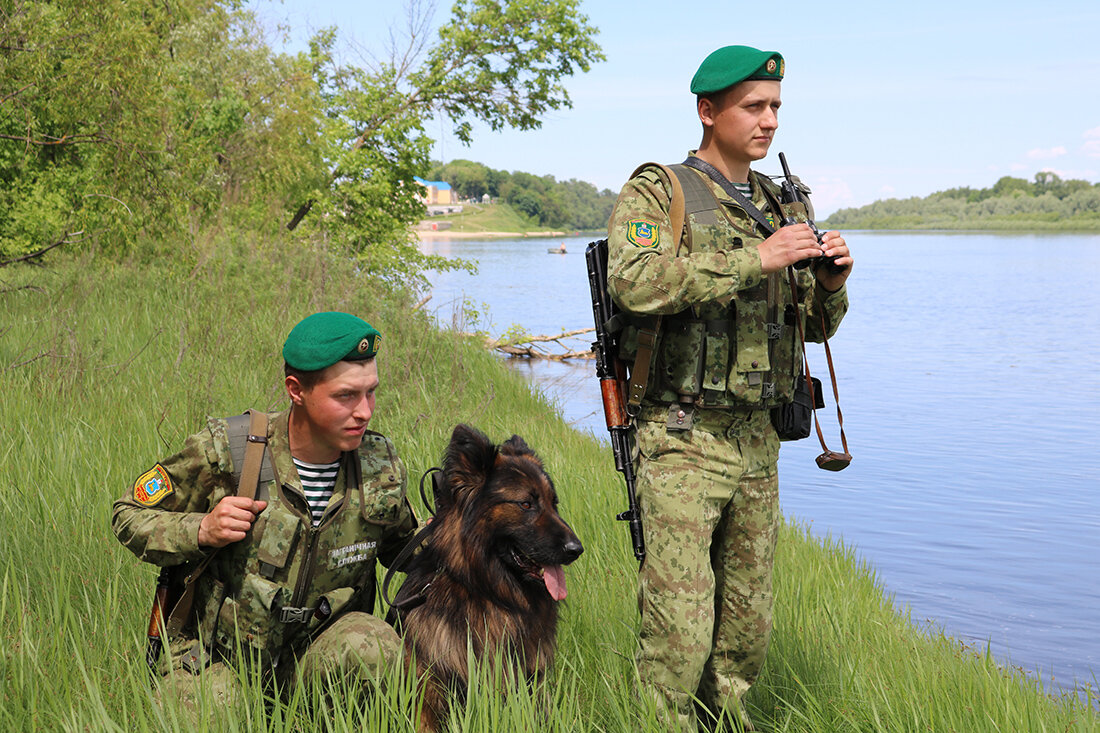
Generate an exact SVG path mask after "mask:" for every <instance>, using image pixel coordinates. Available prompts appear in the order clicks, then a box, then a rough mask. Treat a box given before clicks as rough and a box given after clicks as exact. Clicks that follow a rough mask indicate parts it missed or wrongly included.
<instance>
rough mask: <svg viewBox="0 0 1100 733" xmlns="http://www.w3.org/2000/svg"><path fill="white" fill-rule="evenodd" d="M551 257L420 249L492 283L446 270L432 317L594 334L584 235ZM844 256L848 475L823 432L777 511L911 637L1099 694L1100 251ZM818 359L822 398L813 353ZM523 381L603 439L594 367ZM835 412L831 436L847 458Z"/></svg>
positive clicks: (1038, 239)
mask: <svg viewBox="0 0 1100 733" xmlns="http://www.w3.org/2000/svg"><path fill="white" fill-rule="evenodd" d="M560 241H561V240H553V241H547V240H534V239H522V240H497V241H476V242H475V241H462V240H455V241H451V242H435V243H431V244H426V245H424V248H425V249H426V250H428V251H432V252H437V253H440V254H446V255H450V256H460V257H464V258H469V259H474V260H477V261H478V263H479V267H480V270H479V273H478V275H477V276H470V275H467V274H464V273H459V274H456V273H447V274H440V275H437V276H435V277H434V278H433V286H434V290H433V294H434V297H433V300H432V301H431V307H433V308H435V310H436V313H437V314H438V316H439V317H440V319H441V320H443V321H445V322H450V321H451V319H452V314H453V312H454V310H455V308H456V305H455V304H456V303H457V302H459V301H461V299H462V298H463V297H465V298H466V299H468V300H469V301H472V302H473V303H474V304H476V306H477V308H478V309H479V310H482V311H483V312H484V309H483V306H482V305H481V304H483V303H487V304H488V306H489V310H488V313H489V316H490V318H491V322H490V321H488V320H483V321H482V322H481V323H480V327H482V328H485V329H486V330H488V331H490V332H491V333H493V334H498V333H500V332H501V331H503V330H505V329H507V328H508V327H509V326H511V325H512V324H513V323H519V324H522V325H523V326H524V327H526V328H527V329H528V330H529V331H530V332H531V333H534V334H557V333H560V332H563V331H566V330H572V329H576V328H587V327H590V326H591V325H592V315H591V310H590V309H589V308H590V299H589V293H588V281H587V276H586V272H585V265H584V245H585V244H586V243H587V240H586V239H576V238H571V239H566V240H565V243H566V245H567V248H568V250H569V252H568V254H565V255H556V254H555V255H551V254H548V253H547V248H548V247H550V246H556V245H557V244H558V243H559V242H560ZM848 241H849V244H850V245H851V247H852V250H853V252H854V254H855V257H856V269H855V272H854V273H853V275H852V279H851V281H850V293H849V296H850V298H851V303H852V307H851V312H850V313H849V314H848V316H847V318H846V319H845V321H844V324H843V326H842V328H841V330H840V332H839V333H838V334H837V337H836V338H835V339H834V340H832V341H830V344H831V345H832V347H833V355H834V360H835V362H836V366H837V370H838V372H839V375H838V376H839V389H840V398H841V405H842V407H843V410H844V423H845V432H846V434H847V436H848V442H849V446H850V447H851V451H852V454H853V456H854V460H853V462H852V464H851V466H850V467H849V468H848V469H847V470H845V471H844V472H843V473H839V474H832V473H827V472H824V471H820V470H819V469H818V468H817V467H816V465H815V464H814V461H813V458H814V456H815V455H817V453H819V452H820V446H819V445H818V443H817V440H816V437H813V436H812V437H811V438H809V439H807V440H804V441H801V442H799V443H793V444H786V445H785V446H784V448H783V450H782V454H781V458H780V487H781V489H780V494H781V501H782V504H783V510H784V512H785V513H786V514H787V515H788V516H789V517H792V518H794V519H796V520H798V521H800V522H803V523H807V524H810V525H811V527H812V530H813V532H814V533H815V534H818V535H821V536H824V535H826V534H831V535H832V536H833V537H839V538H842V539H843V540H844V542H845V543H846V544H848V545H850V546H853V547H855V548H856V550H857V551H858V553H859V554H860V556H861V557H863V558H864V559H865V560H867V562H868V563H869V564H870V565H872V566H873V567H874V569H875V571H876V573H877V575H878V577H879V579H880V580H881V581H882V582H883V583H884V584H885V585H886V587H887V589H888V591H889V592H890V593H892V594H893V595H894V598H895V601H896V602H897V603H898V604H899V605H901V606H908V607H909V608H910V610H911V613H912V617H913V619H914V620H915V621H917V622H924V621H931V622H933V623H935V624H937V625H938V626H940V627H942V628H943V629H944V631H946V632H947V633H948V634H950V635H952V636H954V637H955V638H957V639H960V640H961V641H964V642H967V643H970V644H974V645H978V646H980V647H984V646H985V645H986V644H987V643H988V644H989V645H990V647H991V648H992V650H993V652H994V654H995V655H996V656H997V657H998V658H999V659H1001V660H1002V661H1004V662H1007V663H1011V664H1013V665H1017V666H1020V667H1022V668H1024V669H1026V670H1028V671H1029V672H1033V673H1035V674H1036V675H1038V676H1040V677H1041V678H1042V679H1044V680H1045V681H1047V682H1048V683H1049V681H1050V680H1051V679H1052V678H1053V680H1054V682H1055V683H1056V684H1057V685H1060V686H1063V687H1072V686H1073V685H1074V684H1075V683H1078V684H1082V685H1085V684H1088V685H1093V686H1094V687H1095V686H1096V680H1097V678H1098V677H1100V577H1098V576H1100V505H1098V502H1097V487H1098V483H1100V481H1098V479H1100V450H1098V449H1097V442H1098V435H1097V434H1098V428H1100V288H1097V286H1096V280H1097V276H1098V275H1100V236H1093V235H1050V236H1042V235H1035V236H1013V235H1003V236H1002V235H989V234H944V233H890V234H885V233H868V232H857V233H854V234H850V235H849V236H848ZM590 338H591V337H590V336H589V335H586V336H584V337H582V339H583V340H590ZM574 343H575V344H577V345H578V346H579V345H581V344H582V341H576V342H574ZM810 364H811V370H812V371H813V372H814V373H815V374H816V375H818V376H824V379H825V380H826V383H827V382H828V375H827V367H826V365H825V361H824V354H823V352H822V351H821V347H820V346H816V345H815V346H811V347H810ZM513 365H514V366H515V367H516V368H517V369H518V370H520V371H521V372H523V373H524V374H526V375H527V376H528V378H529V379H530V380H531V381H532V383H533V384H534V385H537V387H538V388H539V389H542V390H544V391H545V392H546V393H547V394H549V395H551V396H552V397H554V398H555V399H556V401H557V403H558V404H559V406H560V409H561V411H562V413H563V414H564V415H565V417H566V418H567V419H568V420H570V421H572V422H573V423H574V424H575V425H576V426H577V427H578V429H586V430H590V431H592V432H594V433H595V434H596V435H600V436H602V435H604V426H603V414H602V411H601V407H600V397H599V389H598V386H597V383H596V380H595V378H594V376H593V374H594V373H593V366H592V363H591V362H578V363H575V364H555V363H550V362H537V363H533V364H525V363H519V362H514V363H513ZM829 402H830V403H831V402H832V400H831V399H830V400H829ZM832 410H833V408H832V407H831V406H830V407H829V408H827V410H826V411H825V413H824V415H823V417H824V418H825V419H824V421H823V423H822V424H823V426H824V427H825V429H826V441H827V442H828V443H829V445H830V447H832V448H836V449H839V447H840V446H839V442H840V441H839V437H838V434H837V432H836V424H835V413H834V412H833V411H832ZM830 417H831V418H832V419H831V420H830V419H829V418H830ZM608 460H609V461H610V460H611V456H610V454H609V455H608ZM623 541H624V542H626V541H627V539H626V534H625V531H624V534H623Z"/></svg>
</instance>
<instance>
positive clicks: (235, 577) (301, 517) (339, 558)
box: [112, 412, 416, 659]
mask: <svg viewBox="0 0 1100 733" xmlns="http://www.w3.org/2000/svg"><path fill="white" fill-rule="evenodd" d="M288 419H289V412H283V413H279V414H276V415H271V416H269V425H268V444H267V453H268V455H267V457H266V458H265V464H267V465H269V466H270V470H266V469H265V472H264V473H262V474H261V480H260V485H259V487H258V491H257V498H258V499H263V500H265V501H267V502H268V506H267V507H266V508H265V509H264V511H263V512H261V513H260V515H259V517H258V518H257V519H256V522H255V524H253V526H252V529H251V531H250V532H249V533H248V535H247V536H246V537H245V538H244V539H243V540H241V541H240V542H235V543H232V544H230V545H227V546H226V547H223V548H221V549H220V550H217V551H214V550H211V549H210V548H202V547H199V545H198V528H199V522H200V521H201V520H202V517H203V516H204V515H205V514H207V513H208V512H209V511H210V510H211V509H213V507H214V506H215V505H216V504H217V503H218V501H220V500H221V499H222V498H223V497H224V496H227V495H230V494H235V493H237V486H236V477H235V476H234V465H233V456H232V452H231V448H230V444H229V438H228V434H227V425H226V421H225V420H219V419H211V420H209V422H208V423H207V425H206V428H205V429H204V430H202V431H201V432H199V433H197V434H195V435H192V436H191V437H190V438H188V439H187V442H186V443H185V444H184V447H183V450H181V451H180V452H179V453H176V454H175V455H173V456H171V457H170V458H167V459H165V460H163V461H161V462H160V463H157V464H156V465H155V466H153V467H152V468H151V469H150V470H149V471H147V472H145V473H144V474H142V475H141V476H140V477H139V478H138V479H137V481H135V482H134V485H133V486H132V487H131V488H130V489H129V490H128V491H127V492H126V494H124V495H123V496H122V497H121V498H120V499H118V501H116V502H115V504H114V514H113V518H112V527H113V529H114V532H115V535H116V536H117V537H118V539H119V541H120V542H122V544H123V545H125V546H126V547H127V548H128V549H129V550H130V551H131V552H133V553H134V554H135V555H137V556H138V557H139V558H141V559H142V560H145V561H146V562H151V563H154V564H157V565H161V566H173V565H179V566H180V567H181V571H182V572H183V573H186V572H188V571H189V570H190V569H191V568H194V567H195V566H196V565H197V564H198V563H199V562H201V561H202V560H203V559H204V558H205V557H206V555H207V554H208V553H211V552H216V554H215V556H214V558H213V560H212V561H211V563H210V565H209V567H208V568H207V570H206V571H205V573H203V575H202V576H201V578H200V579H199V581H198V586H197V591H196V595H195V603H194V609H193V614H192V615H193V618H192V619H191V620H190V621H189V622H188V624H187V625H185V627H184V629H183V632H182V633H183V635H184V636H186V637H188V638H201V639H202V640H203V641H204V643H205V645H206V646H207V648H216V649H217V650H218V651H219V652H221V653H222V654H223V656H226V657H229V656H231V655H232V653H233V650H234V648H235V645H236V644H237V643H240V644H247V645H249V646H251V647H253V648H254V649H255V650H257V651H259V652H261V653H263V654H266V655H267V657H268V658H269V659H277V658H278V656H279V655H280V654H281V652H282V651H284V650H285V649H287V648H294V647H296V646H299V645H304V644H305V643H307V642H308V639H309V637H310V636H311V635H312V634H313V633H314V632H315V631H317V630H318V629H319V628H320V627H321V626H323V625H324V624H325V622H326V621H328V620H330V619H334V618H336V617H337V616H338V615H339V614H341V613H343V612H346V611H351V610H360V611H370V610H371V609H372V607H373V602H374V594H375V582H376V580H375V561H376V560H380V561H381V562H382V563H383V564H388V563H389V562H390V561H392V560H393V559H394V558H395V557H396V555H397V554H398V552H400V550H401V548H402V547H404V545H405V543H406V542H407V541H408V540H409V538H410V537H411V536H412V534H413V531H414V530H415V528H416V520H415V518H414V516H413V514H412V510H411V509H410V507H409V504H408V502H407V500H406V498H405V482H406V473H405V468H404V465H403V464H402V463H401V460H400V459H399V458H398V456H397V453H396V451H395V450H394V447H393V445H392V444H391V443H390V441H389V440H387V439H386V438H385V437H384V436H382V435H381V434H379V433H374V432H371V431H367V433H366V435H365V436H364V438H363V443H362V444H361V445H360V447H359V449H358V451H356V452H350V453H344V454H343V456H342V457H341V466H340V471H339V475H338V476H337V479H336V486H335V487H334V490H333V494H332V498H331V499H330V500H329V503H328V508H327V509H326V510H325V514H324V516H323V518H322V519H321V522H320V524H319V525H318V526H317V527H314V526H313V524H312V518H311V516H310V511H309V507H308V505H307V504H306V500H305V496H304V494H303V492H302V485H301V481H300V479H299V478H298V472H297V469H296V468H295V467H294V463H293V461H292V459H291V455H290V440H289V433H288ZM356 456H358V465H356V463H357V462H356V461H355V457H356ZM268 461H270V463H268ZM237 470H238V471H239V467H237ZM356 484H358V488H356ZM349 486H350V487H351V489H350V490H349ZM180 577H182V575H180Z"/></svg>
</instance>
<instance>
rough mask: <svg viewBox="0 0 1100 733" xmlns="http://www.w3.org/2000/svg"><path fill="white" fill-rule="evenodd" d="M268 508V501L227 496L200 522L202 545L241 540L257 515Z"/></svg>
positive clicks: (215, 544) (218, 545) (200, 542)
mask: <svg viewBox="0 0 1100 733" xmlns="http://www.w3.org/2000/svg"><path fill="white" fill-rule="evenodd" d="M265 508H267V502H266V501H253V500H252V499H249V498H247V497H244V496H226V497H224V498H223V499H222V500H221V501H219V502H218V504H217V506H215V507H214V509H213V510H212V511H211V512H210V513H209V514H207V515H206V516H205V517H203V518H202V522H200V523H199V546H200V547H225V546H226V545H228V544H229V543H231V542H239V541H240V540H243V539H244V536H245V534H246V533H247V532H248V530H249V529H250V528H251V527H252V523H253V522H255V521H256V515H257V514H259V513H260V512H262V511H263V510H264V509H265Z"/></svg>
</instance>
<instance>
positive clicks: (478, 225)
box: [428, 204, 549, 234]
mask: <svg viewBox="0 0 1100 733" xmlns="http://www.w3.org/2000/svg"><path fill="white" fill-rule="evenodd" d="M428 221H440V222H444V221H448V222H450V223H451V228H450V231H453V232H474V233H481V232H517V233H519V234H527V233H539V232H546V231H549V228H548V227H544V226H542V225H540V224H539V223H538V222H537V221H535V220H534V219H532V218H531V217H529V216H527V215H525V214H523V213H521V212H519V211H517V210H516V209H514V208H512V207H511V206H510V205H508V204H463V205H462V213H461V214H445V215H443V216H438V217H433V218H431V219H428Z"/></svg>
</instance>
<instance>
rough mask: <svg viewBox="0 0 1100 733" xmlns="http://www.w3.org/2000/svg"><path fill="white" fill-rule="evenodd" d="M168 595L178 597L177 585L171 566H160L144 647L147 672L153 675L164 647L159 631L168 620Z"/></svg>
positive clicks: (169, 604)
mask: <svg viewBox="0 0 1100 733" xmlns="http://www.w3.org/2000/svg"><path fill="white" fill-rule="evenodd" d="M169 596H174V597H176V598H178V597H179V587H178V585H177V584H176V582H175V572H174V569H173V568H161V569H160V575H158V576H157V589H156V590H155V591H154V592H153V608H152V609H151V610H150V611H149V630H148V632H147V636H148V639H149V643H148V644H147V645H146V647H145V663H146V664H147V665H149V672H150V673H152V675H153V677H154V678H155V677H156V676H157V662H158V661H159V660H160V653H161V650H162V649H163V648H164V640H163V639H162V638H161V632H162V631H164V627H165V624H167V622H168V612H169V611H170V610H171V607H172V605H174V604H173V603H171V602H170V600H173V599H170V598H169Z"/></svg>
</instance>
